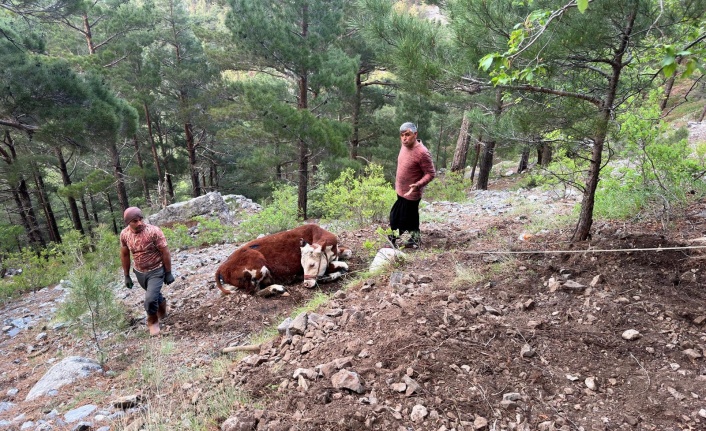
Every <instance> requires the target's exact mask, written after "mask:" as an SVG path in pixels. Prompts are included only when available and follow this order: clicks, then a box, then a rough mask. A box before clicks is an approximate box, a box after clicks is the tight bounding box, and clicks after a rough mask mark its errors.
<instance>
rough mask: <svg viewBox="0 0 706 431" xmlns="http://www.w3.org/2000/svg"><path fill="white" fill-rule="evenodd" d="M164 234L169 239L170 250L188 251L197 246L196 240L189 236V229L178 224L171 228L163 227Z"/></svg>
mask: <svg viewBox="0 0 706 431" xmlns="http://www.w3.org/2000/svg"><path fill="white" fill-rule="evenodd" d="M162 232H163V233H164V237H165V238H167V245H168V247H169V249H170V250H176V249H178V248H179V249H182V250H184V249H187V248H190V247H194V246H196V240H195V239H194V238H192V237H191V235H189V228H187V227H186V226H184V225H183V224H177V225H174V226H172V227H171V228H168V227H163V228H162Z"/></svg>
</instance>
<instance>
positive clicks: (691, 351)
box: [684, 349, 702, 359]
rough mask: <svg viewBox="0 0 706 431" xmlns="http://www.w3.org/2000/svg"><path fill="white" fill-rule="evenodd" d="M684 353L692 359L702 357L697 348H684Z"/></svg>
mask: <svg viewBox="0 0 706 431" xmlns="http://www.w3.org/2000/svg"><path fill="white" fill-rule="evenodd" d="M684 354H685V355H686V356H688V357H689V358H691V359H699V358H701V357H702V355H701V353H699V352H698V351H697V350H695V349H686V350H684Z"/></svg>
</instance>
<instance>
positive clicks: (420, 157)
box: [395, 140, 436, 201]
mask: <svg viewBox="0 0 706 431" xmlns="http://www.w3.org/2000/svg"><path fill="white" fill-rule="evenodd" d="M435 176H436V171H435V170H434V162H433V161H432V160H431V154H429V150H427V147H425V146H424V144H423V143H422V141H420V140H417V142H416V143H415V145H414V146H413V147H412V148H407V147H406V146H404V145H402V147H401V148H400V154H399V155H398V156H397V175H396V176H395V192H397V194H398V195H399V196H404V194H405V193H407V192H408V191H409V186H410V185H412V184H417V185H418V186H419V188H418V189H416V190H414V191H413V192H412V193H411V194H410V195H409V196H404V198H405V199H408V200H410V201H418V200H420V199H421V198H422V192H423V191H424V186H426V185H427V184H429V182H431V180H433V179H434V177H435Z"/></svg>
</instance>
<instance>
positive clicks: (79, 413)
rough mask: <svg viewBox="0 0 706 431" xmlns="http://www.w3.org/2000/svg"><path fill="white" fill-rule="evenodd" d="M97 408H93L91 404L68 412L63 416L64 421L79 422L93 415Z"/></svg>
mask: <svg viewBox="0 0 706 431" xmlns="http://www.w3.org/2000/svg"><path fill="white" fill-rule="evenodd" d="M97 408H98V407H96V406H94V405H93V404H87V405H85V406H81V407H78V408H75V409H73V410H69V411H68V412H66V413H65V414H64V420H65V421H66V422H68V423H72V422H76V421H79V420H81V419H83V418H85V417H86V416H88V415H90V414H91V413H93V412H94V411H95V410H96V409H97Z"/></svg>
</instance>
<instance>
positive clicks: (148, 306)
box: [132, 267, 166, 316]
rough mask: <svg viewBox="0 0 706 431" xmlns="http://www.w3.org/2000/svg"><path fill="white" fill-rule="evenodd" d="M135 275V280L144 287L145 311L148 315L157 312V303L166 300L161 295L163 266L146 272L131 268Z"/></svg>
mask: <svg viewBox="0 0 706 431" xmlns="http://www.w3.org/2000/svg"><path fill="white" fill-rule="evenodd" d="M132 271H133V272H134V273H135V277H137V282H138V283H140V286H141V287H142V288H143V289H145V311H146V312H147V315H148V316H153V315H156V314H157V310H158V309H159V304H161V303H162V301H166V299H164V297H163V296H162V285H163V284H164V267H159V268H157V269H153V270H152V271H148V272H139V271H137V270H136V269H133V270H132Z"/></svg>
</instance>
